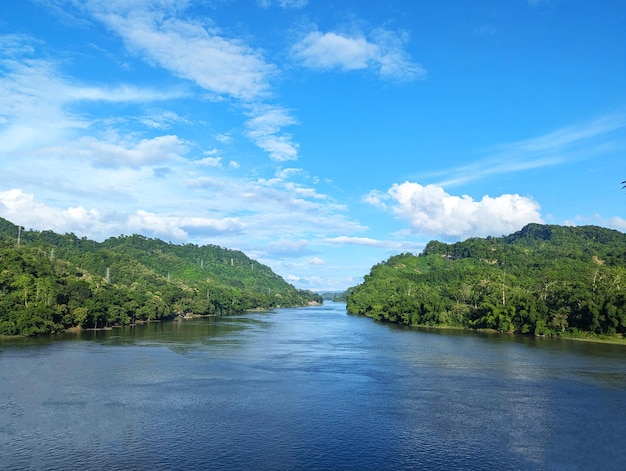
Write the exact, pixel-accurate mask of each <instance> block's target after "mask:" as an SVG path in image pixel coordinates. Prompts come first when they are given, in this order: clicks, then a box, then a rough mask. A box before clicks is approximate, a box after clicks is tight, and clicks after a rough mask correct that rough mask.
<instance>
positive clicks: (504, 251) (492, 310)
mask: <svg viewBox="0 0 626 471" xmlns="http://www.w3.org/2000/svg"><path fill="white" fill-rule="evenodd" d="M625 281H626V235H625V234H623V233H621V232H618V231H614V230H610V229H604V228H600V227H595V226H583V227H561V226H554V225H539V224H530V225H528V226H526V227H524V228H523V229H522V230H521V231H519V232H516V233H514V234H511V235H509V236H506V237H499V238H491V237H488V238H486V239H479V238H473V239H469V240H466V241H464V242H457V243H455V244H445V243H442V242H437V241H433V242H430V243H429V244H428V245H427V246H426V248H425V249H424V251H423V253H422V254H420V255H419V256H415V255H411V254H402V255H397V256H394V257H391V258H390V259H389V260H387V261H386V262H384V263H381V264H378V265H376V266H374V267H373V268H372V270H371V272H370V274H369V275H367V276H366V277H365V280H364V282H363V283H362V284H361V285H358V286H356V287H354V288H352V289H351V290H350V292H349V294H348V300H347V307H348V311H349V312H351V313H354V314H362V315H366V316H369V317H373V318H375V319H379V320H385V321H389V322H394V323H401V324H407V325H431V326H457V327H465V328H486V329H495V330H498V331H502V332H519V333H529V334H535V335H581V334H582V333H593V334H608V335H615V334H619V335H622V334H623V333H624V332H625V331H626V285H625Z"/></svg>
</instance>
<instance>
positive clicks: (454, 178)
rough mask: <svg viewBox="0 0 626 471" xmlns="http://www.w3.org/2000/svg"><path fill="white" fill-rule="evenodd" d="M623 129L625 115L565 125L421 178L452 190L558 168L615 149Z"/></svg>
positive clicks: (494, 149) (503, 145)
mask: <svg viewBox="0 0 626 471" xmlns="http://www.w3.org/2000/svg"><path fill="white" fill-rule="evenodd" d="M624 129H626V115H624V114H612V115H607V116H603V117H600V118H598V119H595V120H593V121H590V122H588V123H583V124H579V125H574V126H567V127H564V128H561V129H557V130H556V131H553V132H550V133H547V134H544V135H542V136H538V137H534V138H531V139H526V140H522V141H518V142H511V143H507V144H501V145H498V146H494V147H492V148H490V149H487V154H488V157H487V158H485V159H481V160H478V161H476V162H472V163H471V164H469V165H464V166H461V167H457V168H452V169H445V170H442V171H439V172H433V173H430V174H425V175H420V178H421V179H423V178H430V179H433V178H437V177H439V176H441V177H443V179H442V180H439V181H437V182H436V184H437V185H438V186H442V187H452V186H457V185H461V184H464V183H468V182H471V181H475V180H479V179H481V178H486V177H489V176H493V175H499V174H505V173H513V172H520V171H525V170H532V169H536V168H543V167H549V166H555V165H560V164H563V163H567V162H572V161H576V160H583V159H588V158H591V157H595V156H597V155H601V154H603V153H604V152H606V151H607V149H611V148H612V147H613V146H614V143H613V141H612V139H613V138H614V133H615V132H623V130H624Z"/></svg>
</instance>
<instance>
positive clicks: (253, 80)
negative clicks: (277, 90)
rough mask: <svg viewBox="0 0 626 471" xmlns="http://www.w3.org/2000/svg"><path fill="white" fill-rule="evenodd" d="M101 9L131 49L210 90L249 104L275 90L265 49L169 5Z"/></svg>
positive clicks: (272, 69)
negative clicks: (182, 15) (182, 16)
mask: <svg viewBox="0 0 626 471" xmlns="http://www.w3.org/2000/svg"><path fill="white" fill-rule="evenodd" d="M96 5H97V3H92V4H91V6H92V7H93V6H95V8H93V10H92V11H93V12H94V13H95V15H96V16H97V17H98V18H99V19H100V20H101V21H102V22H104V23H105V24H106V25H107V26H108V27H109V28H111V29H113V30H114V31H115V32H117V33H118V34H119V35H120V36H121V37H122V39H123V40H124V42H125V43H126V45H127V47H128V48H129V49H130V50H131V51H134V52H136V53H138V54H140V55H142V56H143V57H144V58H145V59H146V60H147V61H148V62H151V63H153V64H157V65H159V66H160V67H163V68H164V69H167V70H169V71H171V72H172V73H174V74H176V75H177V76H179V77H182V78H185V79H188V80H191V81H193V82H195V83H196V84H197V85H199V86H200V87H202V88H203V89H205V90H208V91H210V92H213V93H216V94H218V95H222V94H226V95H229V96H231V97H234V98H237V99H240V100H245V101H249V100H255V99H258V98H259V96H261V95H263V94H265V93H266V92H267V91H268V89H269V83H268V79H269V77H270V76H272V75H273V74H274V73H275V67H274V66H273V65H272V64H269V63H267V62H266V61H265V60H264V59H263V56H262V54H261V52H260V51H258V50H254V49H252V48H251V47H249V46H247V45H246V44H244V43H243V42H241V41H239V40H237V39H231V38H226V37H224V36H221V35H220V34H219V31H218V30H216V28H208V27H206V26H205V25H203V24H201V23H199V22H196V21H192V20H187V21H185V20H182V19H179V18H178V17H176V16H174V15H175V14H176V13H179V12H178V11H176V10H175V9H172V8H170V9H168V8H164V5H159V7H160V8H155V9H154V10H150V9H149V5H146V4H143V3H142V4H140V5H133V7H132V8H130V7H128V6H127V7H126V8H125V7H122V6H120V5H119V4H115V2H113V4H111V2H106V3H104V2H103V3H101V4H99V5H97V6H96ZM181 9H182V8H181Z"/></svg>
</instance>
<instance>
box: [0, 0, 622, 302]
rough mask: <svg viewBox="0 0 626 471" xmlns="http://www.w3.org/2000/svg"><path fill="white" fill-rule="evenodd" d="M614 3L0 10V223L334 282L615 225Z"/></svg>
mask: <svg viewBox="0 0 626 471" xmlns="http://www.w3.org/2000/svg"><path fill="white" fill-rule="evenodd" d="M623 180H626V3H624V2H623V1H621V0H598V1H596V2H589V1H588V0H471V1H470V0H441V1H437V2H432V1H426V0H387V1H384V2H380V1H377V2H370V1H363V0H334V1H329V0H198V1H193V0H123V1H122V0H80V1H78V0H21V1H19V2H2V3H1V4H0V216H1V217H3V218H6V219H8V220H10V221H12V222H13V223H15V224H19V225H21V226H23V227H25V228H26V229H35V230H53V231H55V232H59V233H74V234H76V235H77V236H80V237H88V238H90V239H95V240H98V241H102V240H105V239H106V238H108V237H113V236H119V235H122V234H125V235H130V234H142V235H145V236H148V237H155V238H159V239H162V240H165V241H171V242H173V243H177V244H185V243H194V244H199V245H204V244H214V245H219V246H222V247H226V248H230V249H236V250H241V251H243V252H244V253H246V254H247V255H248V256H249V257H251V258H253V259H255V260H258V261H260V262H261V263H264V264H266V265H268V266H270V267H271V268H272V269H273V270H274V271H275V272H276V273H277V274H279V275H281V276H282V277H283V278H285V280H287V281H288V282H289V283H292V284H293V285H294V286H296V287H298V288H303V289H309V290H313V291H341V290H345V289H346V288H348V287H351V286H354V285H356V284H358V283H360V282H362V280H363V276H364V275H366V274H367V273H369V271H370V269H371V267H372V266H373V265H375V264H377V263H380V262H382V261H384V260H386V259H388V258H389V257H390V256H392V255H395V254H399V253H405V252H411V253H415V254H417V253H420V252H421V251H422V250H423V248H424V246H425V244H427V243H428V242H429V241H430V240H440V241H444V242H455V241H459V240H465V239H467V238H469V237H485V236H489V235H491V236H501V235H507V234H510V233H513V232H515V231H517V230H519V229H521V228H522V227H523V226H524V225H526V224H528V223H531V222H537V223H546V224H561V225H586V224H594V225H599V226H603V227H608V228H613V229H617V230H619V231H622V232H624V231H626V190H623V189H622V184H621V182H622V181H623Z"/></svg>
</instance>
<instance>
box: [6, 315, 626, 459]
mask: <svg viewBox="0 0 626 471" xmlns="http://www.w3.org/2000/svg"><path fill="white" fill-rule="evenodd" d="M625 411H626V348H625V347H622V346H614V345H606V344H591V343H583V342H572V341H569V342H568V341H562V340H555V339H535V338H533V337H517V336H507V335H493V334H481V333H472V332H463V331H439V330H437V331H427V330H424V329H407V328H401V327H396V326H390V325H385V324H380V323H376V322H374V321H372V320H370V319H366V318H361V317H354V316H349V315H346V313H345V306H344V305H342V304H334V303H330V304H329V305H326V306H321V307H314V308H302V309H285V310H278V311H271V312H263V313H259V312H255V313H247V314H244V315H240V316H233V317H220V318H203V319H192V320H184V321H174V322H163V323H154V324H146V325H138V326H134V327H125V328H121V329H113V330H110V331H98V332H83V333H80V334H71V335H70V334H66V335H63V336H58V337H55V338H54V339H50V338H46V339H12V340H9V341H2V342H0V469H15V470H17V469H103V468H107V469H210V468H219V469H415V468H418V469H419V468H422V469H498V470H500V469H559V470H560V469H563V470H565V469H567V470H570V469H622V468H623V466H622V465H623V463H624V462H625V460H624V458H626V450H625V447H623V446H619V445H620V443H619V442H620V440H622V438H623V437H625V436H626V415H625V414H626V412H625Z"/></svg>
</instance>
